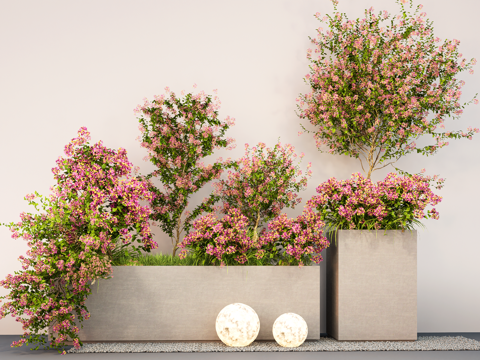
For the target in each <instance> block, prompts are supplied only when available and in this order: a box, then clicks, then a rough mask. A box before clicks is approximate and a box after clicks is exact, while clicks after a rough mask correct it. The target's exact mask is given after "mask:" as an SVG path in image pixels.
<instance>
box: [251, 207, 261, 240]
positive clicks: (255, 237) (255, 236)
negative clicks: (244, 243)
mask: <svg viewBox="0 0 480 360" xmlns="http://www.w3.org/2000/svg"><path fill="white" fill-rule="evenodd" d="M259 221H260V211H259V212H258V213H257V221H256V222H255V227H254V228H253V239H252V240H253V242H254V243H256V242H257V241H258V234H257V228H258V223H259Z"/></svg>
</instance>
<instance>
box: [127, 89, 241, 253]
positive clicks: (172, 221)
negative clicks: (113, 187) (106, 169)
mask: <svg viewBox="0 0 480 360" xmlns="http://www.w3.org/2000/svg"><path fill="white" fill-rule="evenodd" d="M165 90H166V94H165V95H161V96H154V100H152V101H149V100H147V99H145V101H144V103H143V105H139V106H137V108H136V109H135V112H136V113H138V114H140V116H139V122H140V127H139V128H140V131H141V132H142V135H141V146H142V147H144V148H145V149H147V150H148V154H149V155H148V156H147V158H146V159H148V160H149V161H150V162H152V163H153V164H154V165H155V166H156V168H157V169H156V170H155V171H154V172H152V173H151V174H149V175H147V176H146V177H145V178H146V179H147V180H149V181H150V180H151V179H158V180H160V182H161V188H157V187H156V186H154V185H153V182H150V184H151V189H152V191H153V192H154V194H155V195H154V198H153V200H152V201H151V206H152V209H153V213H152V216H151V219H152V220H154V221H155V222H157V223H159V224H160V226H161V228H162V230H163V231H165V232H166V233H167V234H168V235H169V236H170V237H171V238H172V244H173V247H174V249H173V254H175V251H176V249H177V246H178V243H179V242H180V234H181V233H182V232H183V231H185V232H187V233H188V231H189V229H190V227H191V223H192V221H193V219H195V217H197V216H198V215H199V214H200V213H202V212H203V211H204V210H205V209H206V207H207V204H208V202H207V203H202V204H201V205H199V206H198V207H197V208H195V209H194V210H192V211H189V212H188V213H187V211H186V209H187V206H188V199H189V197H190V196H191V194H193V193H195V192H197V191H198V190H199V189H201V188H202V187H203V186H204V185H205V184H206V183H207V182H209V181H211V180H212V179H217V178H219V177H220V176H221V174H222V172H223V171H224V169H225V168H226V167H229V166H231V164H232V161H231V160H230V159H226V160H223V159H222V158H219V159H218V160H217V161H216V162H214V163H213V164H209V165H205V164H204V163H203V161H202V159H203V158H204V157H207V156H209V155H211V154H212V153H213V152H214V151H215V150H216V149H219V148H227V149H231V148H233V147H234V140H233V139H232V138H228V137H225V132H226V131H227V130H228V128H229V127H230V126H232V125H234V122H235V119H233V118H230V117H227V118H226V119H225V120H220V119H219V117H218V109H219V108H220V100H219V98H218V96H216V95H215V96H214V97H213V98H212V97H211V96H210V95H207V94H205V92H203V91H201V92H199V93H197V94H192V93H188V94H186V95H185V93H184V92H182V97H177V96H176V95H175V93H173V92H171V91H170V89H169V88H168V87H167V88H165ZM182 215H186V219H185V220H183V222H182V218H181V217H182Z"/></svg>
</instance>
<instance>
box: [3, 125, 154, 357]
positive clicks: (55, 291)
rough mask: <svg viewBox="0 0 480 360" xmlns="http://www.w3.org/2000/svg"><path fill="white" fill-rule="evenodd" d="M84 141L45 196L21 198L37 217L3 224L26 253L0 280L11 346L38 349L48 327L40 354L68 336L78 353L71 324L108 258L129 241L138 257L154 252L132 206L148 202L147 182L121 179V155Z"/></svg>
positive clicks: (142, 213)
mask: <svg viewBox="0 0 480 360" xmlns="http://www.w3.org/2000/svg"><path fill="white" fill-rule="evenodd" d="M89 139H90V133H89V132H88V131H87V129H86V128H81V129H80V130H79V132H78V137H77V138H74V139H72V141H71V142H70V143H69V144H68V145H67V146H65V154H66V156H67V157H66V158H62V157H60V158H59V159H58V160H57V166H56V167H55V168H53V169H52V172H53V173H54V178H55V180H56V184H55V185H54V186H53V187H52V188H51V189H52V191H53V193H52V194H51V195H50V197H42V196H41V195H39V194H38V193H35V194H30V195H27V196H26V197H25V199H26V200H28V202H29V204H30V205H33V206H34V207H35V209H36V210H37V212H38V213H36V214H31V213H22V214H20V217H21V221H20V222H18V223H10V224H4V225H6V226H7V227H9V228H10V230H11V231H12V232H13V234H12V237H13V238H19V237H21V238H23V239H25V240H26V241H27V242H28V246H29V247H30V250H28V251H27V257H24V256H20V258H19V260H20V262H21V263H22V269H23V270H22V271H17V272H15V275H8V276H7V277H6V279H5V280H2V281H0V285H1V286H3V287H4V288H5V289H8V290H9V291H10V293H9V294H8V295H6V296H3V297H1V298H0V299H6V301H5V302H4V303H3V304H2V306H1V308H0V319H1V318H4V317H6V316H7V315H8V314H10V315H12V316H13V317H15V318H16V321H18V322H21V323H22V324H23V330H24V331H25V333H24V335H23V337H22V338H21V339H20V340H19V341H14V342H13V343H12V346H21V345H23V344H24V343H26V344H28V343H29V342H30V343H37V344H40V345H42V344H43V345H46V343H47V341H46V339H45V338H44V337H43V335H42V332H43V330H44V329H46V328H47V327H52V330H53V332H54V333H57V334H58V336H56V335H54V336H53V339H52V341H51V343H50V345H49V346H47V348H57V349H61V348H62V347H63V346H64V345H65V341H66V340H68V339H69V338H70V339H71V340H73V343H74V345H75V347H76V348H79V347H80V346H81V342H80V340H79V338H78V331H79V329H78V326H77V325H78V322H77V323H76V322H75V321H79V322H81V321H83V320H84V319H88V318H89V316H90V315H89V313H88V309H87V308H86V307H85V300H86V299H87V296H88V295H89V294H90V293H91V290H90V286H89V282H90V281H95V280H96V279H98V278H108V277H109V276H110V273H111V259H112V256H113V254H114V252H118V251H122V249H123V248H124V247H126V246H131V245H134V244H135V242H140V243H141V245H140V248H141V249H143V250H146V251H149V250H150V249H153V248H156V247H157V244H156V243H155V242H154V241H153V240H152V235H151V233H150V229H149V222H148V221H149V215H150V209H149V208H148V207H146V206H142V205H140V201H142V200H147V201H148V200H150V199H151V198H152V194H151V192H150V191H149V189H148V184H146V183H144V182H141V181H138V180H136V179H134V178H131V177H129V175H130V170H131V168H132V164H131V163H130V162H129V161H128V158H127V155H126V151H125V150H124V149H119V150H118V151H115V150H111V149H108V148H106V147H104V146H103V145H102V142H101V141H100V142H98V143H97V144H95V145H93V146H90V145H89V144H88V140H89ZM134 248H137V247H135V245H134ZM137 249H138V248H137ZM75 314H76V315H75ZM37 348H38V346H37ZM59 351H60V350H59Z"/></svg>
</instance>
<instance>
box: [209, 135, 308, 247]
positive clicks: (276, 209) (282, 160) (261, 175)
mask: <svg viewBox="0 0 480 360" xmlns="http://www.w3.org/2000/svg"><path fill="white" fill-rule="evenodd" d="M303 156H304V154H303V153H302V154H300V156H298V157H299V158H300V159H301V158H302V157H303ZM296 158H297V154H296V153H295V148H294V147H293V146H292V145H290V144H287V145H285V146H282V144H281V143H278V144H276V145H275V146H274V147H273V149H271V148H266V147H265V144H264V143H259V144H258V145H257V146H256V147H255V146H254V147H253V148H250V147H249V145H248V144H245V155H244V157H242V158H241V159H239V160H237V161H236V163H235V169H236V171H233V172H232V171H228V178H227V179H221V180H219V181H218V182H216V183H214V187H215V192H214V194H215V195H217V196H219V197H220V198H221V200H222V201H223V212H224V213H227V212H228V210H229V209H230V208H237V209H240V211H241V213H242V214H243V215H244V216H245V217H246V218H247V219H248V225H249V226H250V227H252V228H253V229H254V233H253V237H254V238H253V240H254V241H256V240H257V239H258V235H257V228H258V227H259V226H261V225H262V224H263V223H264V222H266V221H268V220H270V219H272V218H274V217H276V216H278V215H279V214H280V211H281V210H282V209H283V208H284V207H292V208H295V206H296V205H297V204H298V203H300V202H301V201H302V199H301V198H298V195H297V192H298V191H300V190H303V189H305V188H306V186H307V177H310V176H311V174H312V172H311V170H309V169H310V167H311V163H309V164H308V165H307V172H306V175H304V176H302V177H300V176H301V175H302V171H301V170H300V167H299V166H298V165H296V164H294V160H296ZM298 177H300V178H299V179H298Z"/></svg>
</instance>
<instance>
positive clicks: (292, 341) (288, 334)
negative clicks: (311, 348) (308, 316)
mask: <svg viewBox="0 0 480 360" xmlns="http://www.w3.org/2000/svg"><path fill="white" fill-rule="evenodd" d="M307 335H308V326H307V323H306V322H305V320H303V318H302V317H301V316H300V315H297V314H294V313H287V314H283V315H280V316H279V317H278V318H277V320H275V322H274V323H273V337H274V338H275V340H276V341H277V343H278V344H279V345H281V346H284V347H297V346H300V345H302V344H303V342H304V341H305V339H306V338H307Z"/></svg>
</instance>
